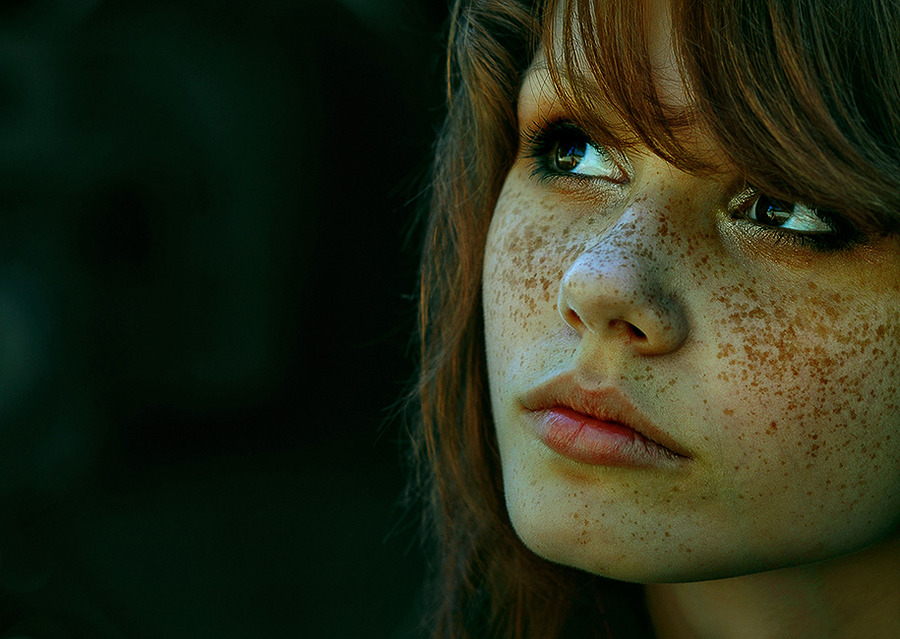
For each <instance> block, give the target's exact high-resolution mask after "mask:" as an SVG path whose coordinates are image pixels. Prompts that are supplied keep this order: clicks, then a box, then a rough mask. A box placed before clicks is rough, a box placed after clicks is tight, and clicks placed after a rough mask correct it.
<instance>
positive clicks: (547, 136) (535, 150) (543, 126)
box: [522, 120, 865, 253]
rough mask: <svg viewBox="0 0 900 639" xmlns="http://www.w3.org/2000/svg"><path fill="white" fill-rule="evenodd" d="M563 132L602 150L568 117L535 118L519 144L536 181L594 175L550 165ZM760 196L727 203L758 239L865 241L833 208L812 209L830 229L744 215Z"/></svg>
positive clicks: (830, 248) (829, 248)
mask: <svg viewBox="0 0 900 639" xmlns="http://www.w3.org/2000/svg"><path fill="white" fill-rule="evenodd" d="M566 135H574V136H577V137H581V138H583V139H584V141H585V142H587V143H590V144H592V145H593V146H594V147H595V148H597V149H602V150H605V149H604V147H602V146H600V145H597V144H596V143H594V142H593V141H592V140H591V139H590V138H589V137H588V135H587V134H586V133H585V132H584V131H583V130H582V129H581V127H579V126H578V125H577V124H575V123H573V122H571V121H568V120H556V121H552V120H543V121H541V122H537V123H535V124H533V125H531V127H530V128H529V129H528V130H527V131H525V133H524V135H523V137H522V145H523V155H524V156H525V157H527V158H528V159H529V160H530V162H531V176H532V178H533V179H535V180H536V181H537V182H538V183H541V184H545V183H549V182H556V181H558V180H566V181H570V182H571V181H572V180H574V181H577V182H584V181H585V180H588V181H590V180H596V179H597V178H596V177H594V176H590V175H582V174H578V173H568V172H564V171H560V170H559V169H558V168H557V167H555V166H553V163H552V160H551V158H550V155H551V153H553V151H554V150H555V149H556V148H557V145H558V144H559V143H560V142H561V141H562V139H563V137H564V136H566ZM763 196H764V194H763V193H762V192H761V191H759V190H758V189H756V188H754V187H748V188H746V189H745V190H744V191H743V192H742V193H741V194H740V195H738V196H737V197H735V198H734V199H732V204H730V205H729V207H728V211H729V214H730V216H731V219H732V220H734V221H735V222H739V223H742V225H743V226H745V227H746V229H747V231H748V232H749V233H751V234H752V235H753V236H754V238H758V239H759V240H760V241H768V242H770V243H772V244H775V245H788V246H791V247H795V248H799V249H805V250H812V251H816V252H821V253H828V252H831V253H833V252H838V251H841V250H847V249H850V248H852V247H854V246H855V245H858V244H861V243H864V241H865V237H864V236H863V235H862V233H860V232H859V231H858V230H857V229H855V228H854V227H853V226H852V225H851V224H850V223H849V222H848V221H847V220H846V219H844V218H843V217H841V216H840V215H839V214H837V213H835V212H832V211H824V210H822V211H820V210H815V215H816V217H818V218H819V219H821V220H822V221H823V222H824V223H825V224H826V225H828V226H829V227H830V228H831V229H832V230H831V231H830V232H820V233H819V232H808V233H804V232H802V231H798V230H795V229H785V228H778V227H776V226H768V225H765V224H762V223H759V222H756V221H754V220H751V219H748V218H746V217H743V215H744V213H746V212H747V211H748V210H749V209H750V207H751V206H753V204H754V203H755V202H756V201H757V200H758V199H759V198H760V197H763Z"/></svg>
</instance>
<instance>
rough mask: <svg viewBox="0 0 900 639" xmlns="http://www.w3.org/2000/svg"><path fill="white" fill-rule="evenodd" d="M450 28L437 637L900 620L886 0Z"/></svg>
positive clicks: (897, 135) (436, 495) (897, 315)
mask: <svg viewBox="0 0 900 639" xmlns="http://www.w3.org/2000/svg"><path fill="white" fill-rule="evenodd" d="M453 25H454V26H453V29H452V36H451V57H450V63H449V113H448V117H447V121H446V126H445V129H444V131H443V135H442V136H441V138H440V141H439V143H438V146H437V163H436V169H435V175H434V187H433V198H432V207H431V214H430V218H429V225H428V229H427V236H426V245H425V251H424V258H423V266H422V283H421V325H420V330H421V340H422V373H421V379H420V384H419V387H418V402H419V406H420V410H421V415H420V423H421V429H420V431H419V432H418V433H417V436H416V440H415V441H416V452H417V453H418V454H419V459H420V468H421V469H422V472H421V475H420V476H419V478H418V479H419V484H418V485H419V486H422V487H423V489H424V495H425V497H426V499H427V501H428V505H429V512H430V515H431V517H430V518H429V525H430V526H432V529H433V531H434V533H435V534H434V540H435V542H436V546H437V548H438V549H439V550H440V562H439V564H438V566H437V574H438V577H437V579H436V581H435V583H436V587H435V590H434V604H435V605H434V614H433V615H432V616H431V617H430V619H429V621H428V623H427V631H426V634H427V635H428V636H432V637H440V638H447V639H449V638H453V639H459V638H463V637H472V638H475V637H541V638H548V637H566V638H569V637H653V636H655V637H659V638H664V639H668V638H676V637H702V638H707V637H708V638H711V639H712V638H715V639H728V638H731V637H754V638H767V639H770V638H777V637H785V638H788V637H790V638H793V639H797V638H803V637H816V638H829V637H867V638H871V639H875V638H880V637H884V638H888V637H897V636H900V590H898V583H900V579H898V577H900V532H898V531H900V490H898V488H900V390H898V387H900V236H898V232H897V231H898V229H900V40H898V39H897V37H896V34H897V33H900V3H897V2H894V1H893V0H854V1H852V2H846V1H839V0H753V1H750V0H743V1H731V0H728V1H726V0H718V1H717V0H706V1H703V0H640V1H636V0H635V1H628V2H625V1H623V0H571V1H569V2H565V1H560V2H554V1H553V0H547V1H546V2H541V1H535V2H528V1H526V0H521V1H516V0H471V1H468V2H462V3H460V4H459V5H458V6H457V7H456V10H455V15H454V23H453Z"/></svg>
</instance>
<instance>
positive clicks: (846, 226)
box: [728, 187, 865, 253]
mask: <svg viewBox="0 0 900 639" xmlns="http://www.w3.org/2000/svg"><path fill="white" fill-rule="evenodd" d="M764 196H765V194H764V193H762V192H761V191H760V190H759V189H757V188H755V187H748V188H746V189H745V190H744V191H743V192H741V194H739V195H738V196H737V197H735V198H734V199H733V200H732V203H731V204H730V205H729V207H728V212H729V214H730V216H731V219H732V220H734V221H736V222H739V223H741V224H743V225H744V226H746V227H747V229H748V231H749V232H750V233H751V234H752V235H753V236H754V237H758V238H759V239H760V240H766V241H769V242H771V243H773V244H775V245H789V246H792V247H796V248H800V249H806V250H813V251H816V252H820V253H835V252H838V251H842V250H848V249H851V248H853V247H854V246H856V245H859V244H862V243H864V242H865V236H864V235H863V234H862V233H861V232H860V231H859V230H857V229H856V228H854V227H853V225H852V224H851V223H850V222H848V221H847V220H846V219H845V218H843V217H842V216H841V215H840V214H838V213H836V212H834V211H827V210H820V209H813V210H814V211H815V215H816V217H818V218H819V219H820V220H821V221H822V222H824V223H825V224H826V225H828V226H829V227H830V228H831V231H829V232H821V233H817V232H808V233H804V232H803V231H798V230H794V229H785V228H779V227H776V226H768V225H766V224H762V223H760V222H756V221H754V220H751V219H749V218H747V217H744V216H743V214H744V213H746V212H747V211H748V210H749V209H750V207H751V206H753V204H754V203H755V202H756V201H757V200H758V199H759V198H761V197H764ZM735 203H736V204H735ZM791 204H794V205H796V204H797V203H796V202H791Z"/></svg>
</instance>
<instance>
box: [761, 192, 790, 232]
mask: <svg viewBox="0 0 900 639" xmlns="http://www.w3.org/2000/svg"><path fill="white" fill-rule="evenodd" d="M793 208H794V206H793V205H792V204H791V203H790V202H783V201H781V200H776V199H774V198H770V197H767V196H765V195H763V196H761V197H760V198H759V201H758V202H757V205H756V214H757V217H758V221H759V222H763V223H764V224H772V225H775V226H778V225H781V224H784V223H785V222H787V221H788V219H789V218H790V217H791V210H792V209H793Z"/></svg>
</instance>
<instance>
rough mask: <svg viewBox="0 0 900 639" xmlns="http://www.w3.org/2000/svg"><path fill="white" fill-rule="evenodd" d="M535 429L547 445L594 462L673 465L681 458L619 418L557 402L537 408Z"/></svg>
mask: <svg viewBox="0 0 900 639" xmlns="http://www.w3.org/2000/svg"><path fill="white" fill-rule="evenodd" d="M532 415H533V417H534V418H535V429H536V431H537V434H538V436H539V437H540V438H541V441H543V442H544V444H546V445H547V447H548V448H550V449H552V450H554V451H556V452H557V453H559V454H560V455H563V456H564V457H568V458H570V459H574V460H575V461H578V462H582V463H585V464H591V465H593V466H621V467H627V468H647V467H673V466H675V465H678V464H679V460H680V459H681V458H680V456H679V455H676V454H675V453H673V452H672V451H670V450H669V449H668V448H665V447H663V446H660V445H659V444H657V443H656V442H653V441H650V440H649V439H647V438H646V437H644V436H643V435H641V434H640V433H638V432H637V431H635V430H632V429H631V428H628V427H627V426H624V425H622V424H619V423H617V422H607V421H603V420H599V419H596V418H595V417H591V416H589V415H584V414H582V413H579V412H577V411H574V410H572V409H571V408H565V407H562V406H557V407H554V408H550V409H545V410H539V411H534V412H533V413H532Z"/></svg>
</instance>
